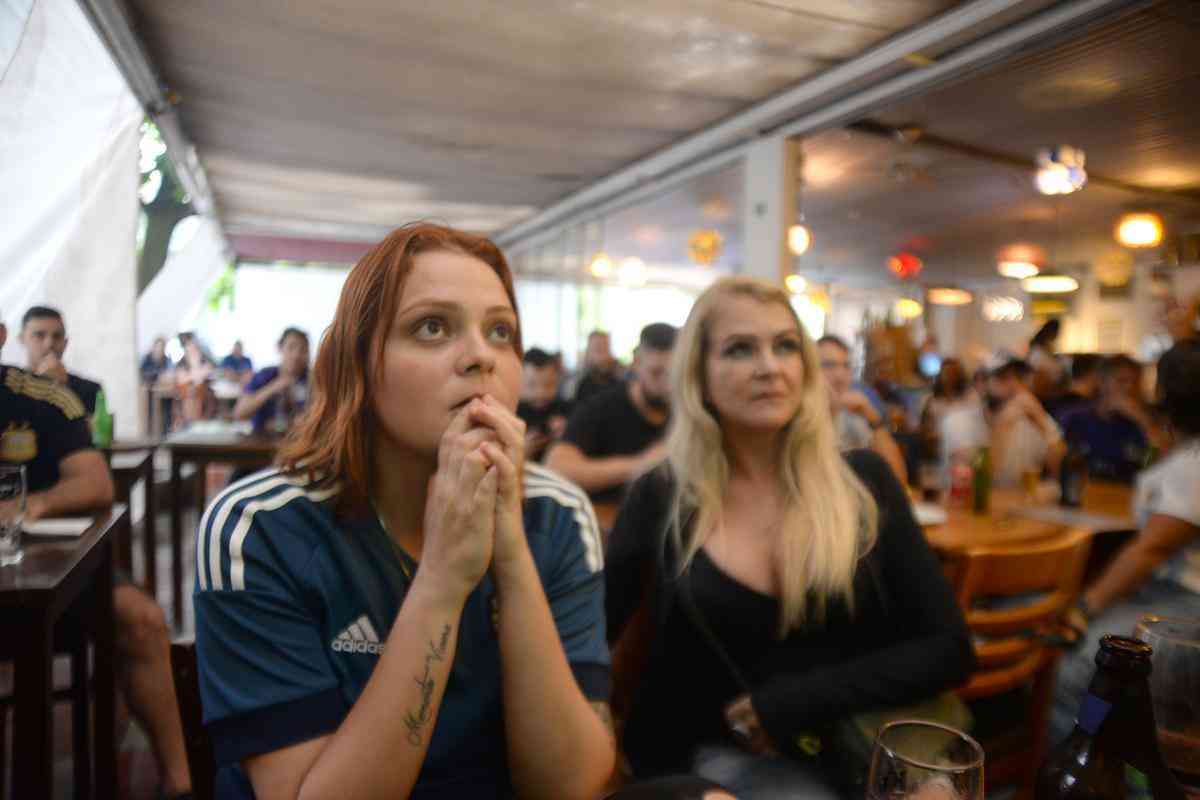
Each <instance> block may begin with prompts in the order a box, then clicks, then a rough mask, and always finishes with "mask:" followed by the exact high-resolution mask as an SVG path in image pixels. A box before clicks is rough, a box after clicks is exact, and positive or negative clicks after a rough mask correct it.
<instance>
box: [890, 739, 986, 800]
mask: <svg viewBox="0 0 1200 800" xmlns="http://www.w3.org/2000/svg"><path fill="white" fill-rule="evenodd" d="M867 800H983V748H982V747H980V746H979V743H978V742H976V741H975V740H974V739H972V738H971V737H970V736H967V735H966V734H965V733H963V732H961V731H957V730H955V729H954V728H951V727H950V726H948V725H941V724H938V723H936V722H924V721H921V720H900V721H897V722H892V723H889V724H888V725H885V726H884V727H883V728H882V729H881V730H880V731H879V736H878V737H877V738H876V739H875V751H874V752H873V753H872V754H871V772H870V775H869V776H868V777H867Z"/></svg>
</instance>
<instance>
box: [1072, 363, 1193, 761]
mask: <svg viewBox="0 0 1200 800" xmlns="http://www.w3.org/2000/svg"><path fill="white" fill-rule="evenodd" d="M1159 380H1160V386H1161V388H1162V399H1161V402H1162V407H1163V411H1164V413H1165V415H1166V417H1167V420H1168V422H1169V424H1170V426H1171V428H1172V430H1173V432H1174V434H1175V444H1174V447H1173V448H1172V449H1171V451H1170V453H1169V454H1167V456H1166V457H1165V458H1163V459H1162V460H1161V461H1159V462H1158V463H1157V464H1155V465H1154V466H1152V467H1150V468H1149V469H1147V470H1146V471H1145V472H1143V473H1142V474H1141V475H1140V476H1138V479H1137V489H1136V490H1135V492H1134V517H1135V519H1136V520H1137V523H1138V533H1137V536H1136V537H1135V538H1134V539H1133V540H1132V541H1131V542H1130V543H1129V544H1127V545H1126V546H1125V547H1124V548H1123V549H1122V550H1120V551H1119V552H1118V553H1117V555H1116V556H1115V557H1114V558H1113V560H1112V561H1111V562H1110V563H1109V565H1108V568H1107V569H1106V570H1105V571H1104V572H1103V573H1102V574H1101V575H1100V577H1099V578H1098V579H1097V580H1096V581H1094V582H1093V583H1092V584H1091V585H1090V586H1088V587H1087V589H1086V590H1085V591H1084V593H1083V595H1082V597H1081V598H1080V601H1079V604H1078V606H1077V607H1076V609H1075V610H1074V611H1073V612H1072V613H1071V614H1070V615H1069V617H1068V622H1069V624H1071V626H1072V627H1074V628H1075V629H1076V630H1077V631H1081V632H1083V633H1084V636H1083V637H1081V641H1080V642H1078V643H1077V646H1076V647H1075V648H1074V650H1073V651H1072V652H1071V653H1069V654H1068V656H1067V657H1066V658H1064V659H1063V660H1062V661H1061V662H1060V663H1059V668H1058V684H1057V688H1056V690H1055V699H1054V707H1053V709H1052V714H1051V731H1052V733H1053V734H1054V740H1058V739H1061V738H1062V737H1063V736H1065V735H1066V734H1067V733H1068V732H1069V731H1070V730H1071V727H1072V725H1073V723H1074V716H1075V713H1076V712H1077V711H1078V710H1079V702H1080V699H1081V698H1082V696H1083V693H1084V692H1085V691H1086V689H1087V685H1088V681H1089V680H1090V679H1091V675H1092V672H1093V670H1094V669H1095V664H1094V662H1093V658H1094V657H1095V654H1096V648H1097V647H1098V646H1099V643H1100V637H1101V636H1102V635H1103V634H1106V633H1119V634H1121V635H1128V634H1129V633H1130V632H1131V631H1132V630H1133V626H1134V625H1135V624H1136V623H1137V621H1138V619H1139V618H1140V617H1141V616H1142V615H1143V614H1151V613H1153V614H1161V615H1163V616H1167V617H1185V618H1200V348H1186V349H1184V350H1181V351H1179V352H1178V353H1177V354H1176V356H1175V358H1173V359H1171V360H1170V361H1168V362H1167V363H1166V364H1164V366H1163V369H1162V371H1161V372H1160V374H1159Z"/></svg>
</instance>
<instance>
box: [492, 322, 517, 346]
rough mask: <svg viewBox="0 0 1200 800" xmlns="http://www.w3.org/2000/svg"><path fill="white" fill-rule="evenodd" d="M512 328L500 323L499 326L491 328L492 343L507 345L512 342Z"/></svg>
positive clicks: (505, 323)
mask: <svg viewBox="0 0 1200 800" xmlns="http://www.w3.org/2000/svg"><path fill="white" fill-rule="evenodd" d="M513 333H514V331H513V326H512V325H509V324H508V323H507V322H501V323H500V324H499V325H493V326H492V341H494V342H502V343H503V344H509V343H510V342H512V340H513Z"/></svg>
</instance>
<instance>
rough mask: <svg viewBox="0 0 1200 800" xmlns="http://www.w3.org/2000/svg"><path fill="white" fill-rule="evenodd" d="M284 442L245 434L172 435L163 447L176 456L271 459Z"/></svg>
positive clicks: (185, 433) (269, 437) (165, 440)
mask: <svg viewBox="0 0 1200 800" xmlns="http://www.w3.org/2000/svg"><path fill="white" fill-rule="evenodd" d="M281 441H282V440H281V439H279V438H278V437H272V436H257V435H255V434H245V433H227V434H217V433H205V434H189V433H187V432H186V431H185V432H183V433H177V434H172V435H170V436H168V437H167V438H166V439H164V440H163V443H162V446H163V447H164V448H166V449H167V450H169V451H171V452H172V453H174V454H176V455H181V456H185V455H186V456H202V457H212V458H214V459H215V458H218V457H220V456H222V455H230V456H261V457H263V458H265V459H269V458H271V457H272V456H274V455H275V451H276V450H277V449H279V444H280V442H281Z"/></svg>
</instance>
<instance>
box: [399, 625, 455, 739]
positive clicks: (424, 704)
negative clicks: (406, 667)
mask: <svg viewBox="0 0 1200 800" xmlns="http://www.w3.org/2000/svg"><path fill="white" fill-rule="evenodd" d="M449 641H450V626H449V625H447V626H446V627H444V628H442V635H441V637H440V638H439V639H438V640H437V641H436V642H435V641H434V640H432V639H430V640H429V641H428V642H427V643H426V645H425V646H426V650H425V672H424V674H422V675H420V676H417V677H415V678H413V680H414V681H416V683H417V687H418V688H419V689H420V690H421V704H420V705H419V706H417V707H416V708H415V709H413V710H411V711H409V712H408V713H406V714H405V715H404V727H406V728H408V743H409V744H411V745H412V746H413V747H420V746H421V742H422V734H423V733H424V732H425V726H426V724H427V723H428V722H429V717H430V716H432V712H431V711H430V709H429V706H430V705H431V704H432V702H433V689H434V686H435V685H436V681H434V679H433V665H434V664H440V663H441V662H443V661H445V660H446V647H447V644H448V642H449Z"/></svg>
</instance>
